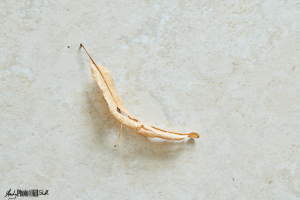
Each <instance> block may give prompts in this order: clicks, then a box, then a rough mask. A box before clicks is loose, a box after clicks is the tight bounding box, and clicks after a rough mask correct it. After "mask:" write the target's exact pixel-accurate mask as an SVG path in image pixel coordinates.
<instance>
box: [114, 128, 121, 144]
mask: <svg viewBox="0 0 300 200" xmlns="http://www.w3.org/2000/svg"><path fill="white" fill-rule="evenodd" d="M121 132H122V124H121V129H120V133H119V137H118V139H117V141H116V144H115V146H114V147H117V144H118V141H119V139H120V136H121Z"/></svg>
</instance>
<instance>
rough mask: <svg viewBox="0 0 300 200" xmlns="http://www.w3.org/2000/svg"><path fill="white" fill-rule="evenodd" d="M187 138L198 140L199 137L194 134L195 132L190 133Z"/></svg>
mask: <svg viewBox="0 0 300 200" xmlns="http://www.w3.org/2000/svg"><path fill="white" fill-rule="evenodd" d="M189 137H190V138H199V137H200V136H199V134H198V133H196V132H191V133H190V134H189Z"/></svg>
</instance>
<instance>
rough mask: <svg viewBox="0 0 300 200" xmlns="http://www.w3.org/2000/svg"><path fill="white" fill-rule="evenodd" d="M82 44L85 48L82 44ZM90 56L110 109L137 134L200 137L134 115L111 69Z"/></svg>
mask: <svg viewBox="0 0 300 200" xmlns="http://www.w3.org/2000/svg"><path fill="white" fill-rule="evenodd" d="M81 46H82V47H83V48H84V46H83V45H82V44H81ZM84 49H85V48H84ZM85 51H86V49H85ZM86 52H87V51H86ZM87 54H88V52H87ZM88 55H89V54H88ZM89 57H90V59H91V61H92V63H91V71H92V75H93V77H94V79H95V81H96V82H97V83H98V85H99V87H100V89H101V91H102V93H103V96H104V98H105V100H106V102H107V104H108V108H109V111H110V112H111V114H112V115H113V116H114V117H115V118H116V119H117V120H118V121H119V122H120V123H121V124H123V125H125V126H126V127H128V128H130V129H136V130H137V132H136V134H138V135H143V136H146V137H151V138H155V137H156V138H162V139H166V140H183V139H184V138H186V137H190V138H199V134H198V133H195V132H191V133H186V134H184V133H175V132H170V131H165V130H162V129H159V128H156V127H154V126H149V125H147V124H145V123H143V122H141V121H139V120H138V119H136V118H135V117H133V116H132V115H131V114H130V112H129V111H128V110H127V109H126V107H125V105H124V103H123V101H122V99H121V97H120V96H119V94H118V92H117V90H116V88H115V85H114V80H113V78H112V75H111V73H110V71H109V70H108V69H106V68H105V67H103V66H100V65H96V63H95V62H94V61H93V59H92V58H91V56H90V55H89Z"/></svg>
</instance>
